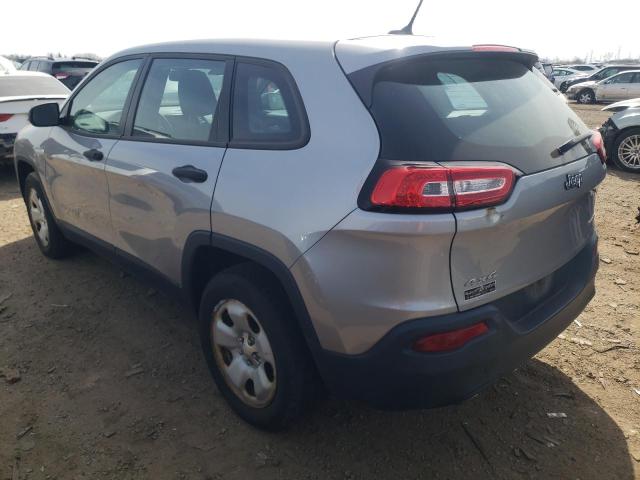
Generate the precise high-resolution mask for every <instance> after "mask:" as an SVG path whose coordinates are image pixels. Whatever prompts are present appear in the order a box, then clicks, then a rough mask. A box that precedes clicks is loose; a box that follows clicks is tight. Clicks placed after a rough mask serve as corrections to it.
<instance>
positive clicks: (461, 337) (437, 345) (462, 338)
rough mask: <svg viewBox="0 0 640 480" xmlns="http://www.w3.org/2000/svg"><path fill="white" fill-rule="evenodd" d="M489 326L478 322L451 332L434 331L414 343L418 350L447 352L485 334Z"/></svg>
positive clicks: (415, 348)
mask: <svg viewBox="0 0 640 480" xmlns="http://www.w3.org/2000/svg"><path fill="white" fill-rule="evenodd" d="M488 331H489V327H487V324H486V323H484V322H480V323H476V324H475V325H471V326H470V327H465V328H460V329H458V330H451V331H450V332H443V333H434V334H433V335H427V336H426V337H422V338H420V339H418V340H416V342H415V343H414V344H413V349H414V350H415V351H416V352H447V351H450V350H455V349H456V348H460V347H462V346H463V345H464V344H466V343H468V342H469V341H471V340H472V339H474V338H476V337H479V336H480V335H484V334H485V333H487V332H488Z"/></svg>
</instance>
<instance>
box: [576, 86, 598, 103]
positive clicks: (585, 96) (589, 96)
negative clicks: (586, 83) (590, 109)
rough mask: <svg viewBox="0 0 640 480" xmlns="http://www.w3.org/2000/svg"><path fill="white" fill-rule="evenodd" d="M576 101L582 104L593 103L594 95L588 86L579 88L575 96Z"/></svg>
mask: <svg viewBox="0 0 640 480" xmlns="http://www.w3.org/2000/svg"><path fill="white" fill-rule="evenodd" d="M576 101H577V102H578V103H582V104H589V103H595V101H596V95H595V93H594V92H593V90H591V89H590V88H585V89H584V90H581V91H580V93H578V95H577V96H576Z"/></svg>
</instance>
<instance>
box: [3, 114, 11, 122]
mask: <svg viewBox="0 0 640 480" xmlns="http://www.w3.org/2000/svg"><path fill="white" fill-rule="evenodd" d="M11 117H13V113H0V122H6V121H7V120H9V119H10V118H11Z"/></svg>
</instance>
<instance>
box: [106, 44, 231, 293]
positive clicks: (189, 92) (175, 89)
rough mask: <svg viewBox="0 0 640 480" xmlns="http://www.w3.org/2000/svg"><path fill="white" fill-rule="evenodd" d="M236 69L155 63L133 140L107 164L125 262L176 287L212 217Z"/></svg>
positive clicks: (141, 96)
mask: <svg viewBox="0 0 640 480" xmlns="http://www.w3.org/2000/svg"><path fill="white" fill-rule="evenodd" d="M231 69H232V61H231V60H229V59H226V58H222V57H213V56H206V55H205V56H189V55H173V56H155V57H152V58H151V61H150V63H149V65H148V67H147V71H146V73H145V81H144V84H143V85H141V88H139V89H138V90H139V92H138V93H137V94H136V97H137V100H136V101H135V102H136V104H134V105H135V108H134V107H132V108H131V110H130V115H129V121H128V126H127V135H126V137H125V138H123V139H122V140H121V141H119V142H118V143H117V144H116V145H115V146H114V148H113V149H112V150H111V152H110V154H109V158H108V160H107V170H106V171H107V181H108V184H109V191H110V198H109V206H110V210H111V219H112V222H113V227H114V231H115V238H114V244H115V246H116V248H117V249H118V252H119V254H121V255H123V256H125V257H129V258H131V259H134V260H137V261H140V262H143V263H144V264H146V265H147V266H150V267H151V268H152V269H154V270H156V271H157V272H159V273H160V274H161V275H163V276H164V277H165V278H167V279H168V280H169V281H171V282H172V283H174V284H180V281H181V260H182V251H183V248H184V245H185V243H186V240H187V237H188V236H189V234H191V233H192V232H193V231H195V230H205V231H210V229H211V222H210V209H211V199H212V197H213V189H214V186H215V182H216V178H217V175H218V170H219V169H220V165H221V163H222V159H223V157H224V153H225V149H226V141H227V131H228V96H229V90H230V83H229V82H230V78H231Z"/></svg>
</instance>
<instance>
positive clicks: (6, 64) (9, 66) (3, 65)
mask: <svg viewBox="0 0 640 480" xmlns="http://www.w3.org/2000/svg"><path fill="white" fill-rule="evenodd" d="M15 71H16V67H15V66H14V65H13V62H12V61H11V60H9V59H8V58H5V57H2V56H0V75H4V74H6V73H14V72H15Z"/></svg>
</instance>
